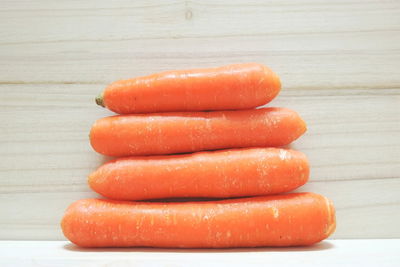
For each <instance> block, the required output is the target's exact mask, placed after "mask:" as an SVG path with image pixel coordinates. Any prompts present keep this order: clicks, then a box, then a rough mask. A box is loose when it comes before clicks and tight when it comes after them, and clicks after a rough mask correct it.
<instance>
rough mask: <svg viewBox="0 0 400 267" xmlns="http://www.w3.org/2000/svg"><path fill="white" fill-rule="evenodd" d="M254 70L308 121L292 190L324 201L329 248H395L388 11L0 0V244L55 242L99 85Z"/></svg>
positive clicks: (398, 108) (81, 184) (398, 16)
mask: <svg viewBox="0 0 400 267" xmlns="http://www.w3.org/2000/svg"><path fill="white" fill-rule="evenodd" d="M249 61H255V62H260V63H264V64H266V65H268V66H270V67H271V68H272V69H274V70H275V71H276V72H277V73H278V74H279V75H280V76H281V78H282V81H283V90H282V93H281V95H280V96H279V97H278V98H277V99H276V100H274V101H273V102H272V103H271V105H273V106H286V107H290V108H293V109H296V110H297V111H298V112H299V113H300V114H301V115H302V116H303V117H304V118H305V120H306V121H307V122H308V128H309V130H308V132H307V134H306V135H305V136H304V137H303V138H301V139H300V140H298V141H297V142H296V143H295V144H294V145H293V147H294V148H296V149H300V150H302V151H304V152H305V153H306V154H307V155H308V156H309V158H310V161H311V164H312V176H311V181H310V182H309V184H307V185H306V186H304V187H303V188H302V190H306V191H315V192H317V193H322V194H325V195H327V196H328V197H330V198H332V199H333V200H334V202H335V204H336V207H337V220H338V228H337V232H336V233H335V235H334V236H333V238H395V237H397V238H400V227H399V225H400V213H399V211H400V193H399V192H400V115H399V112H400V1H363V0H362V1H361V0H359V1H322V0H321V1H318V0H301V1H284V0H276V1H228V0H226V1H128V0H126V1H123V0H119V1H108V0H96V1H90V0H86V1H77V0H75V1H73V0H68V1H67V0H63V1H51V0H37V1H28V0H17V1H11V0H10V1H6V0H0V99H1V104H0V125H1V131H0V157H1V160H0V239H38V240H40V239H43V240H45V239H49V240H57V239H63V236H62V234H61V231H60V229H59V221H60V218H61V216H62V214H63V211H64V209H65V208H66V207H67V206H68V205H69V204H70V203H71V202H73V201H74V200H77V199H80V198H85V197H92V196H95V194H94V193H91V192H90V190H89V188H88V186H87V184H86V176H87V174H88V173H89V172H90V171H91V170H93V169H95V168H96V167H97V166H99V164H101V163H102V162H103V161H104V160H105V159H104V158H103V157H102V156H100V155H98V154H96V153H95V152H94V151H92V149H91V147H90V145H89V142H88V132H89V129H90V126H91V124H92V123H93V121H94V120H95V119H97V118H100V117H102V116H108V115H111V112H108V111H106V110H104V109H101V108H100V107H97V106H96V105H95V103H94V97H95V96H96V95H97V94H98V93H99V92H100V91H101V90H102V89H103V88H104V87H105V86H106V85H107V84H108V83H110V82H112V81H114V80H117V79H122V78H128V77H133V76H138V75H144V74H150V73H153V72H157V71H161V70H168V69H180V68H193V67H208V66H219V65H223V64H227V63H236V62H249Z"/></svg>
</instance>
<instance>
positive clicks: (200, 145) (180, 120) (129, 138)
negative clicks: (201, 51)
mask: <svg viewBox="0 0 400 267" xmlns="http://www.w3.org/2000/svg"><path fill="white" fill-rule="evenodd" d="M305 131H306V125H305V122H304V121H303V120H302V119H301V118H300V116H299V115H298V114H297V113H296V112H295V111H292V110H290V109H286V108H263V109H253V110H239V111H213V112H179V113H158V114H152V115H149V114H147V115H146V114H139V115H120V116H112V117H106V118H102V119H99V120H97V121H96V122H95V123H94V125H93V127H92V129H91V132H90V142H91V144H92V147H93V148H94V150H96V151H97V152H99V153H101V154H104V155H108V156H130V155H131V156H133V155H136V156H137V155H156V154H173V153H184V152H194V151H201V150H214V149H223V148H241V147H258V146H262V147H268V146H284V145H287V144H289V143H291V142H292V141H294V140H295V139H297V138H298V137H299V136H300V135H302V134H303V133H304V132H305Z"/></svg>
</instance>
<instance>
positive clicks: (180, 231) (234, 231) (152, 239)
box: [61, 193, 336, 248]
mask: <svg viewBox="0 0 400 267" xmlns="http://www.w3.org/2000/svg"><path fill="white" fill-rule="evenodd" d="M335 225H336V222H335V209H334V207H333V204H332V202H331V201H330V200H328V199H327V198H326V197H324V196H321V195H317V194H314V193H293V194H287V195H274V196H264V197H253V198H242V199H229V200H221V201H209V202H182V203H143V202H124V201H115V200H100V199H84V200H79V201H77V202H75V203H73V204H72V205H71V206H70V207H69V208H68V209H67V211H66V213H65V215H64V218H63V220H62V222H61V227H62V230H63V232H64V235H65V236H66V237H67V238H68V239H69V240H71V242H73V243H75V244H77V245H78V246H82V247H135V246H141V247H181V248H196V247H197V248H203V247H209V248H222V247H258V246H277V247H279V246H299V245H311V244H313V243H316V242H319V241H321V240H323V239H325V238H327V237H328V236H329V235H330V234H332V233H333V231H334V230H335Z"/></svg>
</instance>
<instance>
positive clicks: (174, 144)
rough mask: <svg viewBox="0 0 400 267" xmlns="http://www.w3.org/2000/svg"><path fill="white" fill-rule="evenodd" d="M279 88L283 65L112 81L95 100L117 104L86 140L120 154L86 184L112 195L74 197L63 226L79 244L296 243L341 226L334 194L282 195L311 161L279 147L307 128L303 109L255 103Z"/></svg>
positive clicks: (267, 99) (269, 97)
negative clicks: (277, 69)
mask: <svg viewBox="0 0 400 267" xmlns="http://www.w3.org/2000/svg"><path fill="white" fill-rule="evenodd" d="M280 88H281V84H280V80H279V78H278V76H277V75H276V74H275V73H273V72H272V71H271V70H270V69H269V68H267V67H265V66H263V65H261V64H255V63H249V64H236V65H228V66H224V67H219V68H213V69H196V70H187V71H170V72H163V73H158V74H154V75H150V76H145V77H138V78H134V79H130V80H124V81H117V82H115V83H112V84H111V85H110V86H108V87H107V88H106V89H105V90H104V92H103V93H102V94H101V96H99V97H98V98H96V102H97V103H98V104H99V105H101V106H103V107H107V108H109V109H110V110H112V111H114V112H116V113H119V114H122V115H118V116H112V117H107V118H102V119H99V120H98V121H96V122H95V123H94V125H93V127H92V129H91V132H90V142H91V145H92V146H93V148H94V150H96V151H97V152H99V153H101V154H104V155H107V156H114V157H118V158H117V159H115V160H112V161H110V162H108V163H106V164H104V165H102V166H100V167H99V168H98V169H97V170H96V171H94V172H93V173H91V174H90V175H89V185H90V187H91V188H92V189H93V190H94V191H96V192H97V193H99V194H101V195H102V196H104V197H106V198H109V199H110V200H107V199H84V200H79V201H77V202H75V203H73V204H72V205H71V206H70V207H69V208H68V209H67V211H66V213H65V216H64V218H63V220H62V223H61V226H62V230H63V232H64V235H65V236H66V237H67V238H68V239H69V240H71V241H72V242H73V243H75V244H77V245H79V246H82V247H128V246H149V247H184V248H189V247H191V248H193V247H209V248H220V247H257V246H298V245H310V244H313V243H316V242H319V241H321V240H323V239H325V238H327V237H328V236H329V235H330V234H331V233H332V232H333V231H334V230H335V225H336V222H335V210H334V207H333V204H332V202H331V201H330V200H328V199H327V198H326V197H324V196H321V195H318V194H314V193H289V194H281V193H286V192H289V191H292V190H294V189H296V188H298V187H300V186H302V185H303V184H305V183H306V182H307V180H308V178H309V163H308V160H307V158H306V156H305V155H304V154H303V153H301V152H299V151H294V150H290V149H283V148H274V147H280V146H286V145H288V144H290V143H291V142H293V141H294V140H296V139H297V138H299V137H300V136H301V135H302V134H303V133H304V132H305V131H306V124H305V122H304V121H303V120H302V119H301V118H300V116H299V115H298V114H297V113H296V112H295V111H293V110H290V109H287V108H259V109H255V108H256V107H258V106H261V105H264V104H266V103H268V102H270V101H271V100H272V99H273V98H274V97H275V96H277V94H278V93H279V91H280ZM200 151H202V152H200ZM179 198H181V199H183V200H186V201H182V200H180V201H176V200H177V199H179ZM188 198H189V199H190V198H192V199H193V198H197V200H198V198H206V199H204V200H202V201H194V200H192V201H187V199H188ZM210 198H211V200H210ZM216 198H217V199H222V198H224V200H215V199H216ZM225 198H229V199H225ZM163 199H164V200H163ZM166 199H168V201H167V200H166ZM171 199H175V202H174V201H173V200H171ZM144 200H146V201H144ZM149 200H151V201H149Z"/></svg>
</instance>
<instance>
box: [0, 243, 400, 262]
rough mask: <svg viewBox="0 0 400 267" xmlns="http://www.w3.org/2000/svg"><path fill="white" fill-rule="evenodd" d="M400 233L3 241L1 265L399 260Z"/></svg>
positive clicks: (0, 252)
mask: <svg viewBox="0 0 400 267" xmlns="http://www.w3.org/2000/svg"><path fill="white" fill-rule="evenodd" d="M399 251H400V239H387V240H378V239H376V240H372V239H365V240H328V241H324V242H321V243H319V244H316V245H314V246H311V247H295V248H255V249H216V250H202V249H153V248H127V249H80V248H78V247H76V246H74V245H72V244H71V243H69V242H64V241H0V266H2V267H6V266H7V267H8V266H60V267H61V266H98V267H100V266H108V267H111V266H128V265H129V266H135V267H141V266H166V267H167V266H311V265H312V266H316V265H317V266H363V267H366V266H374V267H376V266H379V267H386V266H393V267H394V266H399V265H400V253H399Z"/></svg>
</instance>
